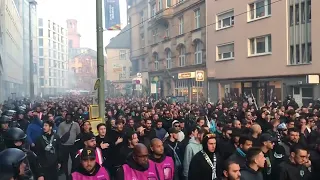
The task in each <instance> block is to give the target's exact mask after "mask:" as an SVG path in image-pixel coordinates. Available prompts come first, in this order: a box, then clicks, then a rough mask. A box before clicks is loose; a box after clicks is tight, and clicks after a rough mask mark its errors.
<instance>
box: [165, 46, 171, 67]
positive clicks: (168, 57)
mask: <svg viewBox="0 0 320 180" xmlns="http://www.w3.org/2000/svg"><path fill="white" fill-rule="evenodd" d="M166 60H167V69H171V68H172V59H171V51H170V49H167V50H166Z"/></svg>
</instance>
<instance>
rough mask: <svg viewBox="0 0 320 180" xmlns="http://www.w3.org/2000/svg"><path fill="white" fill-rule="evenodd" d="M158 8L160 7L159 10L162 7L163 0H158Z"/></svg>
mask: <svg viewBox="0 0 320 180" xmlns="http://www.w3.org/2000/svg"><path fill="white" fill-rule="evenodd" d="M158 9H159V10H161V9H162V0H158Z"/></svg>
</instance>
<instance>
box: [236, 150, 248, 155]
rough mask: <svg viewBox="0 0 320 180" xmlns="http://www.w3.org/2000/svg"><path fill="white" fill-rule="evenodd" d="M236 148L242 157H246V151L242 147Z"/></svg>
mask: <svg viewBox="0 0 320 180" xmlns="http://www.w3.org/2000/svg"><path fill="white" fill-rule="evenodd" d="M236 150H237V152H238V153H239V154H240V155H241V156H242V157H246V153H244V152H243V151H242V150H241V149H240V148H237V149H236Z"/></svg>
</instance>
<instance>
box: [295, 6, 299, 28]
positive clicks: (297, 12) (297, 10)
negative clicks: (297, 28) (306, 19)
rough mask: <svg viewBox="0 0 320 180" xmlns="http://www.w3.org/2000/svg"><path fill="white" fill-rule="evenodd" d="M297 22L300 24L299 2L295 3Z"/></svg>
mask: <svg viewBox="0 0 320 180" xmlns="http://www.w3.org/2000/svg"><path fill="white" fill-rule="evenodd" d="M295 15H296V21H295V22H296V24H299V4H296V5H295Z"/></svg>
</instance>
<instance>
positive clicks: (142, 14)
mask: <svg viewBox="0 0 320 180" xmlns="http://www.w3.org/2000/svg"><path fill="white" fill-rule="evenodd" d="M143 23H144V13H143V11H141V12H140V24H143Z"/></svg>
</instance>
